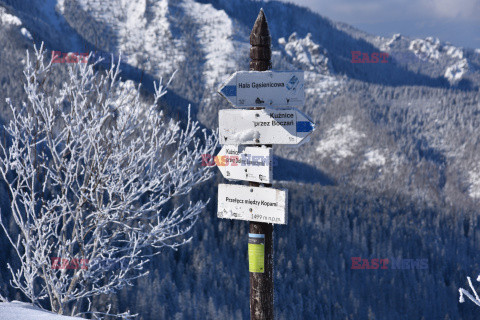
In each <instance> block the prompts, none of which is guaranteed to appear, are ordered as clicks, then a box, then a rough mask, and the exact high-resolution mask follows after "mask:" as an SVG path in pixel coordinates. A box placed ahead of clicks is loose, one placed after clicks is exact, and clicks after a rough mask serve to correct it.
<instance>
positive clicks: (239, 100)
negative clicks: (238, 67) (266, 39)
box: [218, 71, 305, 108]
mask: <svg viewBox="0 0 480 320" xmlns="http://www.w3.org/2000/svg"><path fill="white" fill-rule="evenodd" d="M218 92H219V93H220V94H221V95H222V96H223V97H224V98H225V99H227V100H228V101H229V102H230V103H231V104H232V105H233V106H234V107H240V108H243V107H290V106H303V105H304V104H305V90H304V79H303V71H237V72H235V73H234V74H233V75H232V76H231V77H230V78H229V79H228V80H227V81H226V82H225V83H223V84H222V85H221V86H220V88H219V90H218Z"/></svg>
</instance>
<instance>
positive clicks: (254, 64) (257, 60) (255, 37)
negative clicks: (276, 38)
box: [250, 9, 272, 71]
mask: <svg viewBox="0 0 480 320" xmlns="http://www.w3.org/2000/svg"><path fill="white" fill-rule="evenodd" d="M271 43H272V40H271V37H270V31H269V30H268V23H267V18H265V13H264V12H263V9H260V12H259V13H258V17H257V20H256V21H255V24H254V25H253V29H252V32H251V33H250V44H251V45H252V47H251V48H250V59H251V61H250V70H254V71H265V70H269V69H270V68H271V67H272V63H271V59H272V50H271V49H270V46H271Z"/></svg>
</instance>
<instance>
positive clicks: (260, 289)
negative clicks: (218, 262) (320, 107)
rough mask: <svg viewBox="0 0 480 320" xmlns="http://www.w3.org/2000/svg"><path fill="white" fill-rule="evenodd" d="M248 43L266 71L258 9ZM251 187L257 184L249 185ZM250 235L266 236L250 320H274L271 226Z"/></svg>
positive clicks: (266, 39) (266, 35) (265, 36)
mask: <svg viewBox="0 0 480 320" xmlns="http://www.w3.org/2000/svg"><path fill="white" fill-rule="evenodd" d="M250 44H251V45H252V47H251V48H250V58H251V61H250V70H253V71H266V70H269V69H270V68H271V66H272V62H271V58H272V51H271V48H270V45H271V38H270V31H269V30H268V24H267V19H266V18H265V14H264V13H263V9H261V10H260V13H259V14H258V17H257V20H256V21H255V24H254V26H253V29H252V32H251V33H250ZM258 109H262V108H258ZM269 147H271V145H269ZM250 186H259V184H258V183H256V182H250ZM265 186H266V187H271V186H272V185H271V184H265ZM249 233H251V234H260V235H265V258H264V259H265V261H264V266H265V267H264V272H263V273H258V272H250V319H251V320H270V319H273V225H272V224H270V223H263V222H252V221H251V222H250V229H249Z"/></svg>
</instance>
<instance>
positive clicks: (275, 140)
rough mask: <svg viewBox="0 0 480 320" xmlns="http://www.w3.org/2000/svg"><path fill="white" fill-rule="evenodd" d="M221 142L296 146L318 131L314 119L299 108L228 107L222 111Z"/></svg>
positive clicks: (220, 113)
mask: <svg viewBox="0 0 480 320" xmlns="http://www.w3.org/2000/svg"><path fill="white" fill-rule="evenodd" d="M218 122H219V132H220V144H222V145H227V144H229V145H243V144H253V145H261V144H286V145H288V144H289V145H292V144H293V145H295V144H300V143H302V142H304V141H307V140H306V139H305V138H306V137H307V136H309V135H310V134H311V133H312V132H313V131H314V130H315V124H314V123H313V121H312V120H311V119H310V118H309V117H307V116H306V115H304V114H303V113H302V112H300V111H299V110H298V109H296V108H265V109H262V110H233V109H225V110H220V111H219V112H218Z"/></svg>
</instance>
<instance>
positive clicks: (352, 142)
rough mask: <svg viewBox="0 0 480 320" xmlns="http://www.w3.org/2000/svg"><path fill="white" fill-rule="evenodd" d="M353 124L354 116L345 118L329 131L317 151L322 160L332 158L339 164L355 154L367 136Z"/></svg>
mask: <svg viewBox="0 0 480 320" xmlns="http://www.w3.org/2000/svg"><path fill="white" fill-rule="evenodd" d="M352 122H353V117H352V116H346V117H343V118H341V119H339V120H338V121H337V122H336V123H335V124H334V125H333V128H331V129H329V130H328V131H327V133H326V135H325V137H324V138H323V139H322V140H320V143H319V144H318V145H317V149H316V150H317V152H318V153H319V154H320V156H321V157H322V158H325V157H330V158H331V159H332V160H333V161H335V162H336V163H339V162H340V161H341V160H342V159H344V158H347V157H351V156H353V155H354V154H355V149H356V147H357V146H358V145H359V144H360V142H361V141H362V139H363V138H365V134H364V133H362V132H359V131H357V130H355V129H354V128H353V127H352Z"/></svg>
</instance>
